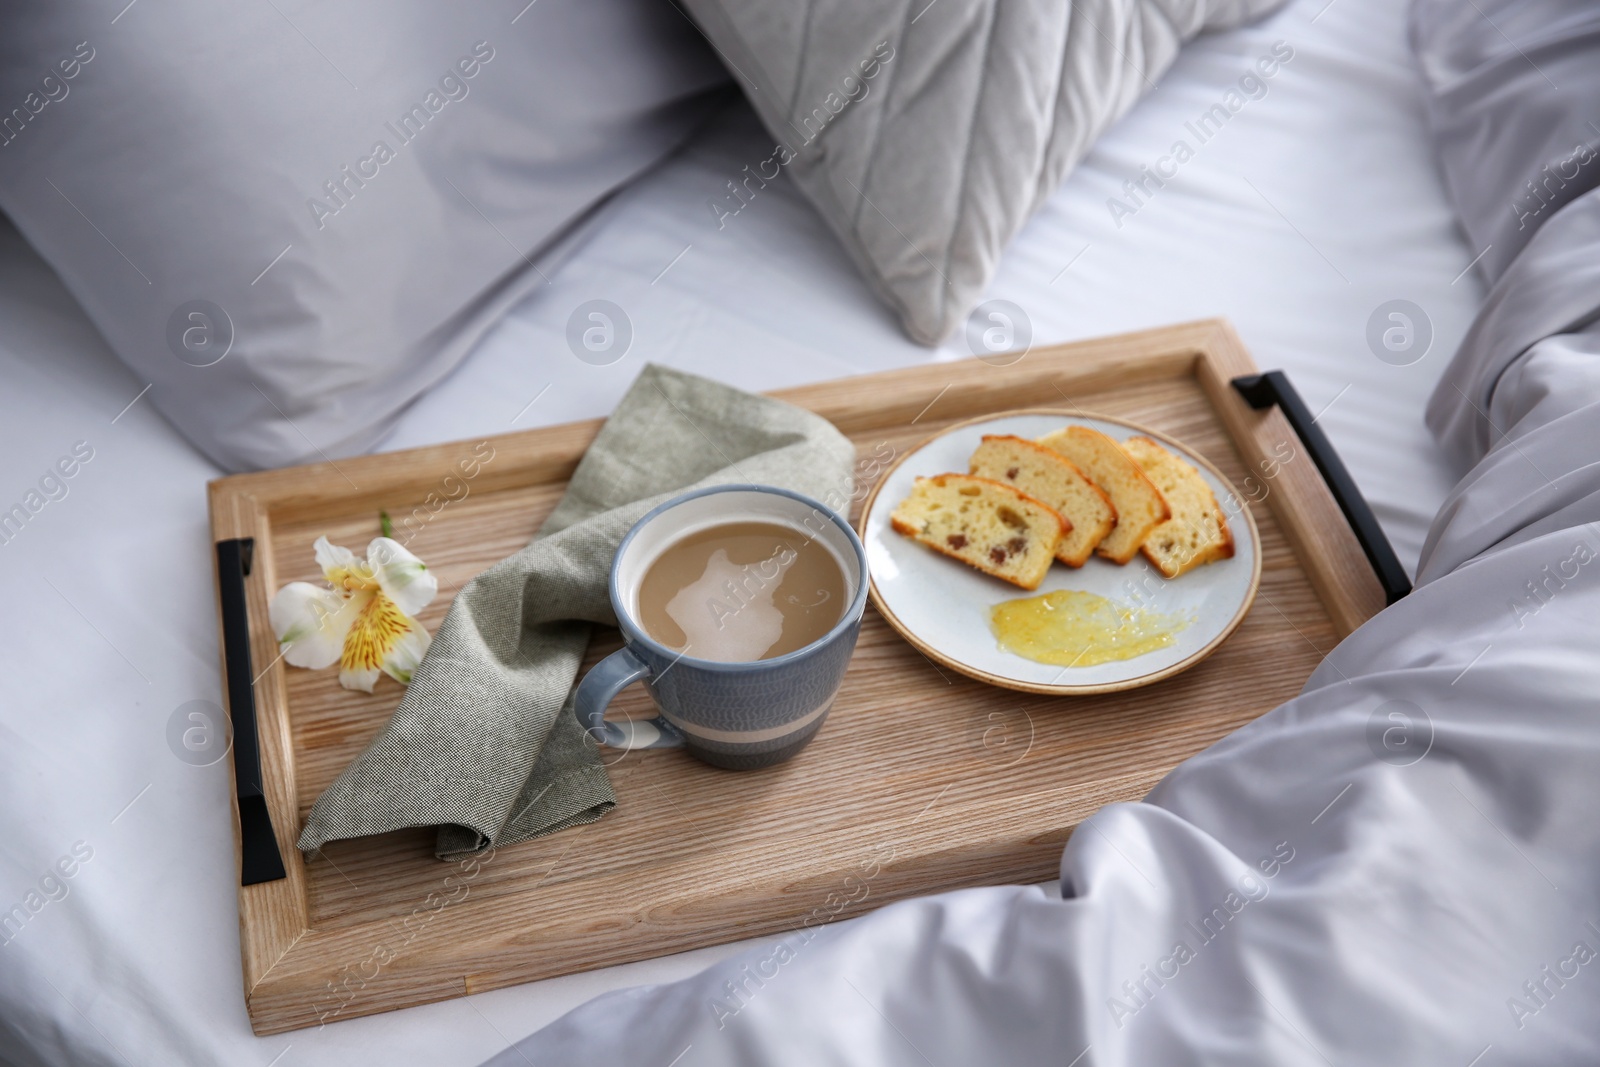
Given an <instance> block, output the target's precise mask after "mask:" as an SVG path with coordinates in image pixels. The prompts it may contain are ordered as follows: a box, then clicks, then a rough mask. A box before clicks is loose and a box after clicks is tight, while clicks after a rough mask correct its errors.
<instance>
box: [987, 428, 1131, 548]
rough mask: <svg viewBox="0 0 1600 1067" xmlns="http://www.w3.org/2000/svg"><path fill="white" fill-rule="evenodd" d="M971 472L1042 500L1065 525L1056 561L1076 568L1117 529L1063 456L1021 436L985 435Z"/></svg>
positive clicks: (1103, 501) (1109, 511)
mask: <svg viewBox="0 0 1600 1067" xmlns="http://www.w3.org/2000/svg"><path fill="white" fill-rule="evenodd" d="M971 463H972V473H973V474H976V475H978V476H979V477H981V478H989V479H992V480H993V481H997V482H1004V483H1006V484H1007V485H1014V486H1016V487H1017V488H1018V489H1021V490H1022V491H1023V492H1024V493H1027V494H1028V495H1029V496H1031V497H1035V498H1037V499H1039V500H1042V501H1044V502H1045V503H1046V504H1048V505H1049V506H1050V507H1051V508H1052V509H1053V510H1054V511H1056V512H1057V513H1058V514H1059V515H1060V516H1061V517H1062V518H1063V519H1065V520H1066V522H1067V533H1066V536H1065V537H1063V538H1062V539H1061V544H1060V545H1058V546H1057V547H1056V559H1059V560H1060V561H1061V562H1062V563H1065V564H1066V565H1067V566H1069V567H1081V566H1083V564H1084V562H1085V561H1086V560H1088V558H1089V554H1090V553H1091V552H1093V551H1094V549H1095V546H1096V545H1098V544H1099V543H1100V542H1101V541H1102V540H1103V539H1104V538H1105V536H1106V534H1108V533H1110V532H1111V528H1112V527H1114V526H1115V525H1116V524H1117V509H1116V508H1114V507H1112V505H1111V500H1110V498H1108V497H1107V496H1106V495H1105V493H1103V492H1101V491H1100V487H1099V486H1097V485H1095V484H1094V483H1093V482H1091V481H1090V480H1089V479H1088V478H1086V477H1084V474H1083V472H1082V471H1080V470H1079V469H1078V468H1077V466H1076V465H1075V464H1074V463H1073V462H1072V461H1071V460H1070V459H1068V458H1067V457H1066V456H1063V455H1062V454H1061V453H1059V452H1057V451H1055V450H1054V449H1051V448H1046V447H1044V446H1043V445H1040V444H1035V443H1034V442H1032V441H1029V440H1028V439H1026V438H1024V437H1012V436H1010V435H1001V434H986V435H985V436H984V438H983V443H982V444H980V445H978V449H977V451H975V452H973V453H972V461H971Z"/></svg>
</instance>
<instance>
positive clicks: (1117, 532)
mask: <svg viewBox="0 0 1600 1067" xmlns="http://www.w3.org/2000/svg"><path fill="white" fill-rule="evenodd" d="M1039 443H1040V444H1041V445H1044V446H1045V447H1047V448H1051V449H1054V450H1055V451H1057V452H1059V453H1061V454H1062V455H1063V456H1066V457H1067V458H1068V459H1070V460H1071V461H1072V462H1073V463H1074V464H1075V465H1076V466H1077V468H1078V469H1079V470H1081V471H1082V472H1083V473H1084V474H1087V475H1088V476H1089V479H1090V480H1091V481H1093V482H1094V484H1095V485H1097V486H1099V487H1100V488H1101V490H1102V491H1104V492H1105V494H1106V496H1108V497H1110V498H1111V505H1112V506H1113V507H1114V508H1116V509H1117V525H1116V527H1115V528H1114V529H1113V530H1112V531H1111V532H1110V533H1109V534H1107V535H1106V538H1105V540H1103V541H1101V542H1100V545H1099V552H1100V554H1101V555H1102V556H1104V557H1106V558H1107V559H1109V560H1111V561H1112V562H1114V563H1127V562H1128V561H1129V560H1131V559H1132V558H1133V557H1134V556H1136V555H1138V554H1139V546H1140V545H1142V544H1144V539H1145V537H1147V536H1148V535H1149V533H1150V531H1151V530H1153V529H1155V528H1156V526H1157V524H1159V523H1163V522H1165V521H1167V520H1168V519H1170V518H1172V509H1171V508H1169V507H1168V506H1167V501H1166V498H1165V497H1163V496H1162V495H1161V490H1159V489H1157V488H1156V487H1155V483H1153V482H1151V481H1150V479H1149V478H1147V477H1145V473H1144V471H1142V470H1141V469H1140V468H1139V465H1138V464H1137V463H1135V462H1134V461H1133V458H1132V457H1131V456H1129V455H1128V453H1126V452H1124V451H1123V450H1122V446H1121V445H1119V444H1117V443H1116V442H1115V441H1113V440H1112V439H1111V438H1109V437H1107V436H1106V435H1105V434H1103V433H1101V432H1100V431H1099V430H1091V429H1089V427H1087V426H1068V427H1067V428H1066V429H1064V430H1057V431H1056V432H1055V433H1050V434H1045V435H1044V436H1043V437H1041V438H1039Z"/></svg>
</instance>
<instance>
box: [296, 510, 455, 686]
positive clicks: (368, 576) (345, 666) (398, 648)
mask: <svg viewBox="0 0 1600 1067" xmlns="http://www.w3.org/2000/svg"><path fill="white" fill-rule="evenodd" d="M315 548H316V551H317V563H318V564H320V565H321V567H322V573H323V574H325V575H326V576H327V578H328V584H327V585H325V586H320V585H313V584H311V583H310V582H290V583H289V584H288V585H286V586H284V587H283V588H282V589H280V590H278V595H277V596H275V597H273V598H272V605H271V607H270V608H269V609H268V612H267V614H268V616H269V618H271V620H272V632H273V633H275V634H277V635H278V645H279V647H280V648H282V649H283V658H284V659H286V660H288V661H289V662H290V663H292V664H293V665H294V666H296V667H310V668H312V669H318V668H322V667H331V666H333V664H335V663H337V664H339V684H340V685H342V686H344V687H345V688H346V689H361V690H364V691H366V692H368V693H370V692H372V687H373V686H374V685H375V684H376V683H377V681H378V674H379V672H382V673H384V674H387V675H388V676H389V677H391V678H393V679H394V680H395V681H397V682H399V683H400V684H401V685H405V684H407V683H409V682H410V681H411V672H412V670H413V669H415V667H416V665H417V664H418V663H420V662H422V657H423V656H424V655H425V654H426V653H427V651H428V645H429V644H430V643H431V642H432V638H430V637H429V636H428V631H427V630H426V629H424V628H423V626H422V624H421V623H420V622H418V621H417V620H416V619H415V618H413V616H414V615H415V614H416V613H417V612H419V611H421V610H422V609H423V608H425V607H427V606H428V603H429V602H430V601H432V600H433V598H434V595H435V594H436V593H438V591H439V582H438V580H437V579H436V578H434V576H433V575H432V574H431V573H430V572H429V571H428V568H427V567H426V566H425V565H424V564H423V562H422V561H421V560H420V559H418V558H417V557H416V556H413V555H412V554H411V553H410V552H407V551H406V550H405V548H404V546H402V545H401V544H400V542H398V541H395V540H394V539H392V538H389V537H379V538H375V539H374V540H373V542H372V544H370V545H368V546H367V558H366V559H362V558H360V557H359V556H357V555H356V554H355V553H354V552H351V551H350V550H349V549H348V548H341V547H340V546H338V545H331V544H329V543H328V539H327V538H326V537H319V538H317V543H316V545H315Z"/></svg>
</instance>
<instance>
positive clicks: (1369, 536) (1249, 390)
mask: <svg viewBox="0 0 1600 1067" xmlns="http://www.w3.org/2000/svg"><path fill="white" fill-rule="evenodd" d="M1230 384H1232V386H1233V387H1234V389H1236V390H1237V391H1238V393H1239V395H1240V396H1242V397H1244V399H1245V402H1246V403H1248V404H1249V405H1250V406H1251V407H1252V408H1255V409H1257V410H1261V409H1262V408H1270V407H1272V406H1273V405H1274V404H1276V405H1277V406H1278V409H1279V410H1280V411H1282V412H1283V415H1284V418H1286V419H1288V420H1289V425H1290V426H1291V427H1292V428H1293V429H1294V432H1295V433H1296V434H1297V435H1298V436H1299V438H1300V441H1301V443H1302V444H1304V445H1305V446H1306V451H1308V452H1310V453H1311V461H1312V462H1313V463H1315V464H1316V465H1317V470H1318V472H1320V473H1321V475H1322V480H1323V481H1324V482H1326V483H1327V486H1328V490H1329V492H1331V493H1332V494H1333V499H1334V500H1335V501H1336V502H1337V503H1338V505H1339V510H1340V511H1342V512H1344V517H1345V521H1346V522H1348V523H1349V524H1350V529H1351V530H1352V531H1354V532H1355V535H1356V540H1357V541H1360V542H1361V549H1362V551H1364V552H1365V553H1366V554H1367V561H1368V562H1370V563H1371V564H1372V569H1373V571H1374V572H1376V574H1377V576H1378V583H1379V584H1380V585H1382V586H1383V596H1384V603H1385V604H1386V605H1387V604H1393V603H1394V602H1395V601H1397V600H1399V599H1400V598H1401V597H1403V596H1405V595H1406V594H1407V593H1409V592H1411V579H1410V578H1409V577H1408V576H1407V575H1406V570H1405V568H1404V567H1402V566H1401V565H1400V560H1399V558H1398V557H1397V556H1396V555H1395V554H1394V548H1393V547H1392V546H1391V545H1390V544H1389V539H1388V538H1387V537H1385V536H1384V535H1383V527H1381V526H1379V525H1378V517H1377V516H1376V515H1374V514H1373V513H1372V508H1371V507H1370V506H1369V505H1368V504H1367V498H1366V497H1364V496H1362V495H1361V490H1360V489H1357V488H1356V483H1355V479H1354V478H1352V477H1350V472H1349V471H1348V470H1346V469H1345V465H1344V461H1343V460H1341V459H1340V458H1339V453H1338V452H1337V451H1335V450H1334V447H1333V442H1332V441H1330V440H1328V436H1327V434H1325V433H1323V432H1322V428H1321V427H1320V426H1318V425H1317V423H1316V420H1315V418H1313V417H1312V414H1311V409H1310V408H1308V407H1306V402H1305V401H1304V400H1302V399H1300V393H1299V392H1298V391H1297V390H1296V389H1295V387H1294V385H1293V384H1292V383H1290V381H1289V376H1288V375H1287V374H1284V373H1283V371H1281V370H1269V371H1267V372H1265V373H1263V374H1243V375H1240V376H1239V377H1237V378H1234V379H1233V380H1232V382H1231V383H1230Z"/></svg>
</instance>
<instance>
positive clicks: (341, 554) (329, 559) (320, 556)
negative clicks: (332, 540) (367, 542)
mask: <svg viewBox="0 0 1600 1067" xmlns="http://www.w3.org/2000/svg"><path fill="white" fill-rule="evenodd" d="M311 547H312V548H313V549H314V550H315V551H316V554H317V566H319V567H321V568H322V573H323V574H325V575H327V576H328V581H330V582H333V584H334V585H338V584H339V583H338V582H336V581H334V577H333V576H334V574H335V572H338V571H346V570H349V569H350V568H351V567H352V566H353V565H354V564H355V563H356V554H355V553H354V552H352V551H350V550H349V549H348V548H345V547H344V546H343V545H335V544H329V543H328V539H327V538H326V537H319V538H317V540H316V543H315V544H313V545H312V546H311Z"/></svg>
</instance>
